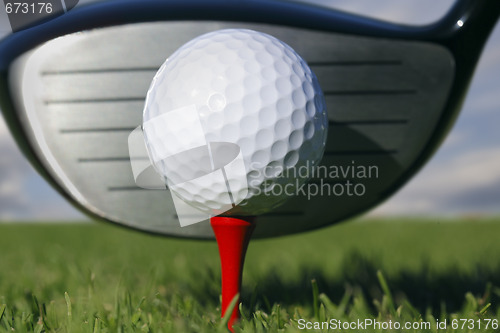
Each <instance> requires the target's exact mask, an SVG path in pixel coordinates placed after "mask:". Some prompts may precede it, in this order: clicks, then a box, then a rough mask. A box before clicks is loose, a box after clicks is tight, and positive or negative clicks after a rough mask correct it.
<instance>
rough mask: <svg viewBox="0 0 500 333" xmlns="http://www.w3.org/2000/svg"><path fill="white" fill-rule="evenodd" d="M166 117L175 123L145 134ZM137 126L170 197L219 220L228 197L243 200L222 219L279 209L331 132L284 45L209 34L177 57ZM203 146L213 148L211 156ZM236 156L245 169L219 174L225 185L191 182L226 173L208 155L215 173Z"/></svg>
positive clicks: (300, 65)
mask: <svg viewBox="0 0 500 333" xmlns="http://www.w3.org/2000/svg"><path fill="white" fill-rule="evenodd" d="M172 112H173V113H172ZM162 115H167V116H168V115H172V117H169V118H168V121H164V122H161V121H157V122H156V125H155V126H146V124H148V122H149V124H151V123H152V121H154V120H155V119H160V118H157V117H160V116H162ZM174 115H175V116H174ZM196 117H198V118H196ZM165 119H167V118H165ZM143 121H144V136H145V142H146V146H147V148H148V152H149V154H150V157H151V160H152V161H153V162H154V163H155V166H156V169H157V171H158V172H159V173H161V174H162V175H163V177H165V180H166V182H167V185H169V186H170V187H174V186H173V185H175V191H174V193H175V195H177V196H178V197H179V198H181V199H182V200H184V201H185V202H186V203H188V204H190V205H193V206H194V207H197V208H200V209H204V208H207V209H212V210H214V211H217V210H218V209H220V207H222V206H223V205H222V206H221V203H223V204H227V200H228V199H227V191H228V188H230V190H231V191H230V192H232V198H230V199H231V200H234V199H235V198H240V200H238V204H237V205H234V204H233V208H232V209H231V210H229V211H227V212H225V214H227V215H231V214H233V215H257V214H262V213H265V212H267V211H269V210H271V209H273V208H275V207H277V206H279V205H280V204H282V203H283V202H285V200H286V199H287V198H288V197H289V196H290V195H293V194H294V193H295V191H296V189H297V188H298V187H299V186H301V185H302V184H303V183H304V182H306V181H307V178H306V177H304V176H303V175H307V172H305V171H304V170H302V171H301V172H300V175H299V173H298V172H291V170H293V169H294V168H295V170H298V169H300V168H308V169H311V168H312V167H314V166H316V165H317V164H318V162H319V161H320V159H321V158H322V156H323V151H324V146H325V140H326V135H327V128H328V117H327V113H326V104H325V100H324V97H323V93H322V91H321V88H320V86H319V84H318V80H317V78H316V76H315V75H314V73H313V72H312V71H311V69H310V68H309V66H308V65H307V64H306V62H305V61H304V60H303V59H302V58H301V57H300V56H299V55H298V54H297V53H296V52H295V51H294V50H293V49H292V48H291V47H290V46H288V45H287V44H285V43H283V42H282V41H280V40H278V39H276V38H274V37H272V36H270V35H267V34H264V33H261V32H256V31H252V30H245V29H227V30H219V31H214V32H211V33H207V34H204V35H202V36H199V37H197V38H195V39H193V40H191V41H190V42H188V43H187V44H185V45H184V46H182V47H181V48H179V49H178V50H177V51H176V52H175V53H173V54H172V55H171V56H170V57H169V58H168V59H167V60H166V61H165V63H164V64H163V65H162V66H161V68H160V69H159V71H158V72H157V74H156V76H155V77H154V79H153V82H152V84H151V87H150V88H149V91H148V94H147V98H146V104H145V108H144V118H143ZM159 138H160V139H159ZM203 142H206V143H207V144H208V145H209V146H210V145H211V144H215V143H218V145H219V146H216V145H215V146H212V149H213V151H210V152H209V153H208V155H207V154H206V152H207V149H203V148H202V144H203ZM224 143H227V144H228V145H224ZM231 144H232V145H231ZM196 147H198V148H196ZM217 147H218V148H217ZM231 147H233V148H234V149H235V150H234V151H232V149H233V148H231ZM187 148H189V149H190V151H189V152H188V153H183V151H186V150H187ZM191 148H192V149H191ZM238 148H239V150H240V151H239V153H240V155H239V157H240V159H241V163H240V164H238V165H237V166H238V167H242V168H243V169H241V168H234V167H233V169H232V170H233V171H234V174H233V176H231V175H229V176H228V175H227V173H228V170H225V176H227V177H226V178H225V179H224V178H222V179H221V178H220V177H211V178H210V177H208V178H207V177H205V179H204V181H203V182H198V183H197V182H190V181H189V180H192V179H194V178H196V177H197V176H200V177H201V176H204V175H207V174H208V173H210V171H213V170H216V169H220V168H222V167H223V165H214V162H213V161H212V162H211V163H208V162H207V161H206V159H207V158H206V157H207V156H209V157H210V158H214V155H217V156H222V157H221V158H219V160H218V162H216V163H215V164H221V163H222V162H221V159H222V160H224V159H228V158H227V157H228V156H231V158H233V157H234V158H236V157H237V155H238ZM200 149H201V150H200ZM217 149H218V152H217V151H215V150H217ZM208 150H210V148H209V149H208ZM200 152H202V153H201V155H200ZM203 152H205V153H203ZM228 154H229V155H228ZM200 156H202V157H200ZM205 162H206V163H205ZM229 162H230V161H224V163H226V164H227V163H229ZM207 163H208V165H209V167H208V170H207V167H206V165H207ZM224 163H222V164H224ZM229 172H232V171H229ZM309 173H310V172H309ZM186 174H189V176H187V177H186ZM176 178H178V179H177V180H176ZM188 178H189V179H188ZM183 180H187V182H186V183H185V184H184V183H182V181H183ZM221 212H222V211H221Z"/></svg>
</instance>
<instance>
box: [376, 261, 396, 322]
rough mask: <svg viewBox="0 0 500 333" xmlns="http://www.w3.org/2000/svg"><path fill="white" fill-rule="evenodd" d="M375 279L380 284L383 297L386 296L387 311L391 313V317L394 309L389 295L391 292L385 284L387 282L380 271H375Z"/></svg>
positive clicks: (394, 312)
mask: <svg viewBox="0 0 500 333" xmlns="http://www.w3.org/2000/svg"><path fill="white" fill-rule="evenodd" d="M377 278H378V282H379V284H380V287H381V288H382V291H383V293H384V295H385V296H386V302H387V306H388V307H389V310H390V311H391V313H392V314H393V315H395V314H396V308H395V307H394V301H393V299H392V293H391V290H390V289H389V285H388V284H387V281H386V279H385V277H384V275H383V274H382V271H380V270H379V271H377Z"/></svg>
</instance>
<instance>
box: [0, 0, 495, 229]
mask: <svg viewBox="0 0 500 333" xmlns="http://www.w3.org/2000/svg"><path fill="white" fill-rule="evenodd" d="M312 1H313V2H315V3H317V4H320V5H327V6H331V7H336V8H339V9H342V10H346V11H351V12H356V13H360V14H365V15H370V16H372V17H375V18H379V19H384V20H390V21H394V22H398V23H406V24H425V23H429V22H432V21H435V20H436V19H438V18H439V17H441V16H442V15H443V14H444V13H445V12H446V10H447V9H448V8H449V7H450V5H451V4H452V2H453V1H452V0H440V1H435V0H377V1H376V2H375V1H373V0H337V1H324V0H312ZM84 2H89V1H81V3H80V4H79V5H81V4H82V3H84ZM9 32H10V28H9V25H8V21H7V17H6V14H5V12H4V11H3V10H0V35H4V34H7V33H9ZM498 77H500V25H497V27H496V28H495V30H494V31H493V33H492V35H491V36H490V39H489V41H488V43H487V45H486V47H485V49H484V52H483V55H482V57H481V60H480V63H479V65H478V67H477V69H476V73H475V76H474V79H473V81H472V84H471V86H470V90H469V93H468V95H467V98H466V100H465V103H464V106H463V109H462V112H461V114H460V116H459V118H458V120H457V122H456V123H455V125H454V127H453V129H452V130H451V132H450V133H449V135H448V137H447V139H446V140H445V141H444V143H443V144H442V146H441V147H440V148H439V150H438V151H437V153H436V154H435V155H434V156H433V158H432V159H431V160H430V161H429V163H427V165H426V166H425V167H424V168H423V169H422V170H421V171H420V172H419V173H418V174H417V175H416V176H415V177H414V178H413V179H412V180H411V181H410V182H409V183H407V184H406V185H405V186H404V187H403V188H402V189H401V190H400V191H399V192H398V193H397V194H395V195H394V196H393V197H392V198H390V199H389V200H387V201H386V202H385V203H384V204H382V205H380V206H379V207H377V208H375V209H374V210H373V211H372V212H371V213H370V214H371V215H377V216H378V215H385V216H386V215H388V216H391V215H393V216H400V215H432V216H434V215H439V216H455V215H478V214H495V215H499V214H500V131H499V130H498V129H497V128H496V127H497V126H498V125H500V83H499V81H498ZM0 156H2V158H1V159H0V221H2V220H3V221H7V220H80V219H85V217H84V216H83V215H82V214H81V213H79V212H78V211H76V210H75V209H74V208H73V207H71V206H70V205H69V204H68V203H67V202H66V201H65V200H64V199H63V198H62V197H61V196H60V195H59V194H58V193H57V192H55V191H54V190H53V189H52V188H51V187H50V186H49V185H48V184H47V183H46V182H45V181H44V180H43V179H42V178H41V177H40V176H38V174H37V173H36V172H35V171H34V170H33V168H32V167H31V166H30V165H29V163H28V162H27V161H26V160H25V158H24V157H23V156H22V155H21V153H20V151H19V149H18V148H17V146H16V145H15V143H14V142H13V139H12V137H11V135H10V133H9V131H8V129H7V127H6V125H5V123H4V122H3V119H2V118H1V116H0Z"/></svg>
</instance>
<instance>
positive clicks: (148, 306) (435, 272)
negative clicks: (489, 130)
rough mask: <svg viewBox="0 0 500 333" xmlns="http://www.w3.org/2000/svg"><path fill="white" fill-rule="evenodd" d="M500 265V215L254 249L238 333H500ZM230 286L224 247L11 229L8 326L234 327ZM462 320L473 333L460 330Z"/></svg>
mask: <svg viewBox="0 0 500 333" xmlns="http://www.w3.org/2000/svg"><path fill="white" fill-rule="evenodd" d="M499 258H500V219H490V220H484V219H480V220H467V221H466V220H460V221H449V220H418V219H404V220H400V221H396V220H391V221H383V220H357V221H351V222H348V223H344V224H340V225H337V226H333V227H330V228H327V229H322V230H319V231H315V232H310V233H306V234H301V235H296V236H289V237H283V238H278V239H269V240H261V241H253V242H252V243H251V244H250V248H249V251H248V254H247V260H246V264H245V272H244V280H243V292H242V299H243V304H242V306H241V312H242V320H241V322H240V323H239V324H238V326H237V327H236V328H235V329H236V332H278V331H279V332H304V331H305V330H300V329H299V320H301V319H303V320H306V321H311V322H314V321H316V322H323V321H328V320H330V319H338V320H342V321H356V320H358V319H360V320H365V319H374V320H378V321H379V322H388V321H389V320H391V321H393V322H394V321H397V322H414V321H429V322H432V323H433V324H432V326H431V329H430V330H426V329H415V330H405V332H497V331H499V329H496V330H495V329H491V325H490V329H488V330H487V329H485V328H484V325H485V324H486V319H498V318H500V307H499V300H500V288H499V287H500V264H499V263H500V261H499ZM219 283H220V273H219V259H218V253H217V246H216V244H215V242H202V241H189V240H177V239H168V238H160V237H153V236H149V235H144V234H140V233H135V232H132V231H128V230H124V229H121V228H118V227H114V226H108V225H102V224H78V225H74V224H71V225H34V224H0V332H13V331H15V332H43V331H45V332H179V333H183V332H225V331H226V330H225V328H224V323H223V322H222V321H221V319H220V318H219V312H220V304H219V299H220V296H219V293H220V285H219ZM462 318H463V319H466V318H467V319H473V320H474V322H475V329H471V330H468V329H463V330H462V329H458V330H453V329H452V328H451V321H452V320H453V319H462ZM436 320H440V321H444V320H447V324H448V329H447V330H437V328H436V326H435V322H436ZM477 320H480V322H481V324H482V325H483V326H481V329H479V328H478V327H477ZM461 325H462V323H460V322H459V326H461ZM311 331H314V332H316V331H317V332H327V331H328V330H326V329H324V330H311ZM333 331H336V330H330V332H333ZM356 331H358V330H350V332H356ZM359 331H361V330H359ZM372 331H373V332H389V331H391V330H382V329H380V330H378V329H366V330H364V332H372ZM392 331H398V330H392ZM400 331H401V332H402V331H403V330H400Z"/></svg>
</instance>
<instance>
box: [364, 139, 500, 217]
mask: <svg viewBox="0 0 500 333" xmlns="http://www.w3.org/2000/svg"><path fill="white" fill-rule="evenodd" d="M498 184H500V147H496V148H488V149H483V150H480V151H470V152H466V153H464V154H461V155H459V156H455V157H454V158H451V159H449V160H447V161H445V162H442V163H434V164H431V165H428V166H427V167H426V168H424V169H423V170H422V171H421V173H420V174H419V175H417V176H416V177H415V178H414V179H413V180H412V181H410V183H409V184H408V185H407V186H406V187H405V188H403V189H402V190H401V191H400V192H399V193H398V194H397V196H395V197H394V198H393V199H391V200H389V201H388V202H387V203H385V204H384V205H382V206H380V207H379V208H377V209H376V210H374V211H373V212H372V214H374V215H382V214H391V215H392V214H395V215H406V214H440V213H445V214H446V213H452V214H453V213H466V212H477V211H488V212H495V211H496V213H499V212H500V187H498Z"/></svg>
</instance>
